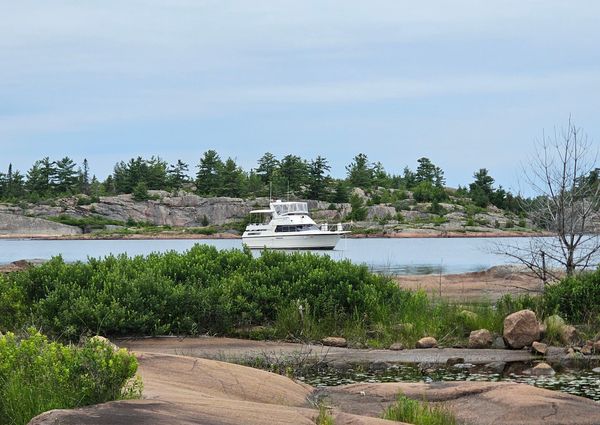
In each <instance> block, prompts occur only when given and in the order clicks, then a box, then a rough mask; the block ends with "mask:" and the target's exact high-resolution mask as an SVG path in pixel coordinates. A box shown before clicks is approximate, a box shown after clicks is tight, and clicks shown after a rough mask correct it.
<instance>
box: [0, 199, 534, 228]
mask: <svg viewBox="0 0 600 425" xmlns="http://www.w3.org/2000/svg"><path fill="white" fill-rule="evenodd" d="M150 195H151V197H152V199H149V200H146V201H136V200H135V199H134V198H133V196H132V195H117V196H105V197H100V198H97V199H91V198H88V197H84V196H78V197H75V196H74V197H69V198H62V199H57V200H52V201H47V203H39V204H32V203H20V204H0V238H35V239H55V238H66V239H137V238H139V239H166V238H173V239H175V238H181V239H184V238H185V239H194V238H200V239H202V238H229V237H236V236H237V237H239V235H240V229H243V224H242V223H243V221H244V220H245V219H246V218H247V216H248V213H249V212H250V211H251V210H254V209H257V208H260V207H264V206H265V205H268V203H269V199H268V198H257V199H239V198H226V197H213V198H203V197H200V196H198V195H195V194H192V193H187V192H180V193H176V194H173V193H169V192H165V191H150ZM362 196H365V195H364V193H363V194H362ZM366 201H368V199H367V198H366V197H365V202H366ZM306 202H307V203H308V206H309V210H310V211H311V215H312V216H313V218H314V219H315V221H317V222H318V223H323V222H328V223H340V222H345V223H347V224H348V225H349V226H350V228H351V230H352V231H353V235H352V236H353V237H358V238H361V237H365V238H366V237H382V238H432V237H434V238H465V237H518V236H532V235H540V233H535V232H534V231H533V230H532V229H531V223H530V222H529V221H528V220H526V219H520V218H518V217H517V216H515V215H514V214H513V213H508V212H505V211H502V210H499V209H497V208H495V207H492V206H490V207H488V208H487V209H485V210H481V211H479V212H475V213H474V212H472V211H470V210H468V209H467V208H465V207H463V206H461V205H458V204H440V208H441V209H442V210H443V211H444V213H443V214H441V215H440V214H438V213H432V212H431V204H430V203H416V202H415V201H414V200H407V202H406V205H405V204H402V205H400V206H393V205H390V204H375V205H367V206H365V207H364V209H365V217H364V219H363V220H364V221H351V219H350V218H349V217H352V216H351V215H350V214H351V213H352V206H351V205H350V204H347V203H328V202H324V201H315V200H307V201H306ZM348 222H349V223H348ZM517 222H518V225H517ZM204 233H207V234H206V235H205V234H204ZM208 233H216V235H212V234H208Z"/></svg>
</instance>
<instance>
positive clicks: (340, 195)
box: [331, 180, 350, 204]
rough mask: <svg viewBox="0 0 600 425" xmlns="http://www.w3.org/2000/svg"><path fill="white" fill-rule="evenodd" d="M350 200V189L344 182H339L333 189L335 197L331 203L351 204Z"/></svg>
mask: <svg viewBox="0 0 600 425" xmlns="http://www.w3.org/2000/svg"><path fill="white" fill-rule="evenodd" d="M349 200H350V188H349V187H348V184H347V183H346V182H345V181H344V180H337V181H336V182H335V185H334V189H333V196H332V197H331V202H335V203H338V204H342V203H346V202H349Z"/></svg>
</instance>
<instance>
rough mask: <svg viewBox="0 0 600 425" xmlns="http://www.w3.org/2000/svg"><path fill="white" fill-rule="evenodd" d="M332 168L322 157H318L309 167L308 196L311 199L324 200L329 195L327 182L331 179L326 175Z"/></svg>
mask: <svg viewBox="0 0 600 425" xmlns="http://www.w3.org/2000/svg"><path fill="white" fill-rule="evenodd" d="M329 170H331V167H330V166H329V164H328V163H327V160H326V159H325V158H323V157H322V156H317V157H316V158H315V159H314V160H312V161H311V162H310V164H309V166H308V188H307V192H306V196H307V197H308V198H309V199H318V200H321V199H324V198H325V195H326V193H327V180H328V179H329V177H328V175H327V174H326V173H327V172H328V171H329Z"/></svg>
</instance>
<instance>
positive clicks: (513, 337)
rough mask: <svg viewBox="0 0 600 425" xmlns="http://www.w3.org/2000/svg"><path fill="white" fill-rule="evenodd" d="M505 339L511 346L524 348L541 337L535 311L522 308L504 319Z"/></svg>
mask: <svg viewBox="0 0 600 425" xmlns="http://www.w3.org/2000/svg"><path fill="white" fill-rule="evenodd" d="M503 336H504V340H505V341H506V343H507V344H508V346H509V347H510V348H517V349H518V348H523V347H525V346H528V345H531V344H532V343H533V342H534V341H538V340H539V339H540V325H539V323H538V321H537V318H536V316H535V313H534V312H533V311H531V310H521V311H517V312H515V313H513V314H509V315H508V316H506V318H505V319H504V332H503Z"/></svg>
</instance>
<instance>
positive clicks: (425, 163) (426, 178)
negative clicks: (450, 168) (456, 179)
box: [415, 157, 445, 187]
mask: <svg viewBox="0 0 600 425" xmlns="http://www.w3.org/2000/svg"><path fill="white" fill-rule="evenodd" d="M417 162H418V163H419V166H418V167H417V172H416V173H415V183H416V184H419V183H421V182H429V183H431V184H432V185H434V186H436V187H443V186H444V183H445V179H444V172H443V171H442V169H441V168H440V167H437V166H435V165H434V164H433V163H432V162H431V160H430V159H429V158H425V157H423V158H419V159H418V160H417Z"/></svg>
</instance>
